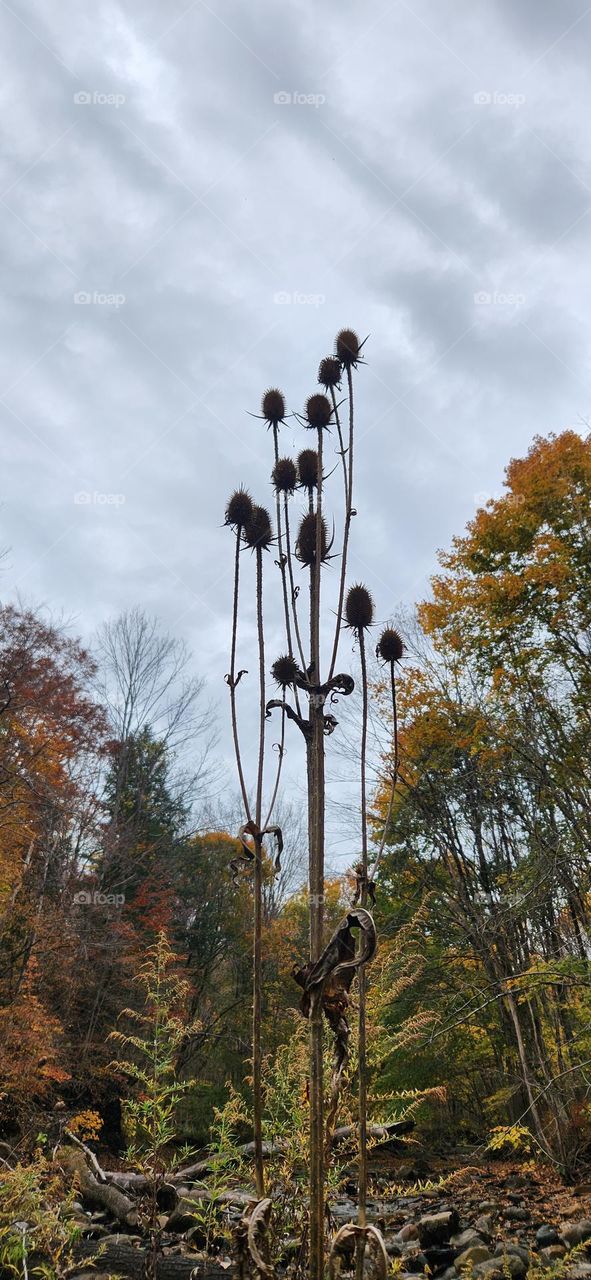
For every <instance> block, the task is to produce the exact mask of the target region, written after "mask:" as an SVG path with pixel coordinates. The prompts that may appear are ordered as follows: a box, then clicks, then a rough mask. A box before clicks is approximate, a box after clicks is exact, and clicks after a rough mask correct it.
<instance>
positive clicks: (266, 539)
mask: <svg viewBox="0 0 591 1280" xmlns="http://www.w3.org/2000/svg"><path fill="white" fill-rule="evenodd" d="M244 541H245V542H246V544H247V546H249V547H251V548H252V550H253V551H254V550H255V548H258V547H260V548H262V550H263V551H266V550H267V548H268V547H269V546H270V545H271V542H272V541H273V530H272V528H271V521H270V519H269V512H268V511H266V510H265V508H264V507H257V506H254V507H253V509H252V515H251V517H250V520H249V521H248V524H246V525H245V526H244Z"/></svg>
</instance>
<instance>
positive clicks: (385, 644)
mask: <svg viewBox="0 0 591 1280" xmlns="http://www.w3.org/2000/svg"><path fill="white" fill-rule="evenodd" d="M403 653H404V645H403V643H402V639H401V637H400V636H399V635H398V632H397V631H395V630H394V627H386V628H385V630H384V631H382V634H381V636H380V638H379V640H378V643H377V648H376V655H377V657H378V658H381V659H382V662H400V659H401V657H402V655H403Z"/></svg>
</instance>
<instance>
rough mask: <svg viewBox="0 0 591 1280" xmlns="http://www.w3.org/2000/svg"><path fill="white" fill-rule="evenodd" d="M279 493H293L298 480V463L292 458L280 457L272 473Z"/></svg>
mask: <svg viewBox="0 0 591 1280" xmlns="http://www.w3.org/2000/svg"><path fill="white" fill-rule="evenodd" d="M271 479H272V481H273V485H274V487H275V489H276V490H277V492H278V493H293V491H294V489H295V487H296V484H297V482H298V473H297V470H296V464H295V462H294V461H293V459H292V458H278V459H277V462H276V463H275V466H274V467H273V471H272V474H271Z"/></svg>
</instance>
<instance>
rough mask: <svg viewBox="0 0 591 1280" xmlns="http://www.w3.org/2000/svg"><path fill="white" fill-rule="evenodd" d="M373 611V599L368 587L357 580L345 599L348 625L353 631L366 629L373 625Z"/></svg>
mask: <svg viewBox="0 0 591 1280" xmlns="http://www.w3.org/2000/svg"><path fill="white" fill-rule="evenodd" d="M373 612H374V605H373V600H372V598H371V596H370V594H369V591H368V590H367V587H364V586H363V585H362V583H360V582H357V583H356V584H355V586H354V587H349V590H348V592H347V599H346V601H345V617H346V619H347V626H348V627H351V628H352V630H353V631H365V629H366V627H371V624H372V622H373Z"/></svg>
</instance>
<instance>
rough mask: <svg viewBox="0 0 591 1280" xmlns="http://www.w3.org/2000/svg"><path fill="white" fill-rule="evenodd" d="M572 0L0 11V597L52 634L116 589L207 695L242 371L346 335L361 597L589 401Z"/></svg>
mask: <svg viewBox="0 0 591 1280" xmlns="http://www.w3.org/2000/svg"><path fill="white" fill-rule="evenodd" d="M583 15H585V5H584V3H575V2H574V0H573V2H572V3H565V4H564V5H562V6H556V5H555V4H554V3H553V2H552V0H519V2H518V3H514V0H496V3H494V4H493V5H490V6H476V7H475V6H474V5H473V4H471V3H468V0H460V3H458V4H457V5H455V6H454V7H453V10H450V9H449V8H448V9H447V10H443V9H442V8H441V7H440V6H438V5H436V4H435V3H434V0H408V3H407V0H404V3H402V2H401V3H400V4H397V5H395V6H392V5H390V4H384V3H379V2H378V0H369V3H368V4H367V5H365V6H363V7H361V6H354V5H352V4H345V5H343V4H342V3H338V4H337V3H336V0H330V3H328V4H326V5H324V6H322V7H321V8H318V6H316V5H313V4H312V3H311V0H299V3H294V4H292V5H290V6H287V7H286V6H277V5H273V4H272V3H271V0H261V3H260V4H259V5H257V6H256V7H255V8H254V9H253V7H252V6H251V7H248V6H244V5H241V4H239V3H238V0H221V2H220V3H216V4H215V5H214V4H213V0H212V2H211V3H209V0H208V2H207V3H205V0H197V3H194V4H192V5H191V4H190V3H187V2H186V0H178V2H176V0H173V3H171V4H170V5H167V6H166V7H165V8H163V7H162V5H160V4H156V3H155V0H143V2H142V4H139V2H138V0H126V2H125V3H106V2H105V3H98V4H97V5H96V6H95V7H94V8H93V9H89V8H88V7H84V6H80V5H78V4H76V3H74V0H65V2H64V3H62V4H60V5H57V4H55V3H53V0H49V2H47V3H45V4H43V5H42V4H41V3H40V0H29V3H28V4H26V3H24V4H23V5H22V6H21V7H20V8H19V10H18V14H17V10H16V8H15V9H13V8H12V7H9V6H8V5H5V6H3V7H2V8H1V10H0V16H1V22H2V26H3V28H4V32H3V35H4V40H3V48H4V57H5V66H4V75H3V99H4V108H5V109H4V112H3V120H4V122H5V123H4V126H3V129H4V136H3V146H2V160H1V174H0V184H1V185H0V191H1V193H2V202H1V203H0V229H1V233H2V244H3V246H4V247H3V260H2V261H3V279H4V290H3V296H2V298H1V299H0V320H1V322H2V329H3V341H2V345H1V347H0V397H1V402H0V409H1V412H2V426H3V433H4V440H5V446H6V449H5V466H4V469H3V483H2V500H3V506H2V522H3V531H2V538H1V541H2V543H3V544H7V543H8V544H10V546H11V552H10V556H9V561H8V566H7V567H6V566H5V569H4V593H5V595H7V594H13V593H15V592H17V591H19V592H21V593H22V594H23V595H24V596H26V597H27V598H29V599H31V600H43V601H47V602H48V603H51V604H52V605H54V606H55V607H56V608H57V609H58V610H61V609H63V610H64V611H65V612H66V614H69V615H71V616H72V617H73V618H74V619H75V625H76V626H78V628H79V629H80V630H81V631H82V632H83V633H84V634H85V635H86V636H89V635H90V634H91V633H92V630H93V628H94V627H95V626H96V624H97V623H98V622H99V621H100V620H101V619H103V618H104V617H105V616H107V615H110V614H113V613H116V612H117V611H118V610H119V609H121V608H122V607H125V606H127V605H128V604H130V603H135V602H140V603H142V604H144V605H145V606H146V607H147V608H148V609H150V610H152V611H153V612H155V613H157V614H158V615H159V616H160V617H161V618H162V620H163V623H164V624H165V625H167V626H171V627H173V628H175V629H177V630H178V631H179V633H181V634H182V635H183V636H184V637H185V638H186V639H187V641H188V642H189V644H190V645H191V647H192V650H193V652H194V654H195V664H196V668H198V669H199V670H200V671H201V672H203V673H205V674H206V676H207V678H208V681H209V686H210V690H211V692H212V694H213V695H214V696H215V697H216V698H219V700H220V704H221V706H222V707H224V708H225V687H224V685H223V675H224V672H225V670H226V666H227V661H226V659H225V658H224V656H223V654H224V652H225V650H226V649H227V644H228V618H229V609H230V595H231V566H230V560H231V547H230V544H229V539H228V534H227V531H225V530H224V529H223V528H222V527H221V524H222V513H223V507H224V502H225V500H226V497H227V494H228V491H229V490H230V489H231V488H232V487H233V486H234V485H235V484H236V483H237V482H238V481H239V480H243V481H244V482H245V483H247V484H248V485H249V486H250V487H251V488H252V489H253V491H254V492H256V494H257V495H258V496H259V497H261V498H263V499H265V500H268V499H269V497H270V489H269V481H268V475H269V470H270V456H269V439H268V437H267V435H266V433H265V429H264V426H263V424H262V423H261V422H260V421H257V420H256V419H254V418H252V417H249V416H248V412H247V411H249V410H250V411H251V412H255V413H256V412H257V411H258V404H259V399H260V394H261V392H262V390H263V389H264V388H265V386H267V385H268V384H269V383H276V382H278V383H279V384H280V385H282V386H283V387H284V388H285V391H286V393H287V395H288V398H289V401H290V404H291V406H293V407H294V408H296V409H300V408H301V406H302V404H303V402H304V399H305V397H306V395H307V394H309V392H310V390H311V389H312V388H313V386H314V381H315V371H316V366H317V363H318V359H319V358H320V357H321V356H322V355H324V354H325V353H326V352H327V350H329V349H330V346H331V344H332V339H333V336H334V333H335V332H336V330H337V329H338V328H339V327H340V326H341V325H342V324H343V323H347V324H353V325H354V326H355V327H357V328H358V329H359V330H360V331H361V332H362V333H363V334H364V335H365V334H366V333H368V334H370V338H369V341H368V345H367V359H368V365H367V367H366V368H365V369H363V370H361V371H360V373H359V377H358V405H359V448H358V472H357V478H358V502H357V506H358V510H359V517H358V520H357V522H356V526H355V529H354V560H353V563H352V568H351V572H352V575H353V576H355V577H362V576H363V577H364V578H365V579H366V580H367V582H368V585H369V586H370V587H371V589H372V591H373V593H374V595H375V597H376V602H377V607H378V613H379V615H380V617H386V616H390V614H391V613H392V611H393V610H395V609H396V608H397V607H398V604H399V602H405V603H407V604H408V603H412V602H413V601H414V600H415V599H416V598H417V597H419V596H421V595H423V594H424V593H425V591H426V590H427V586H428V576H429V573H430V572H432V571H433V569H434V567H435V563H436V561H435V552H436V548H437V547H439V546H442V545H445V544H446V543H448V542H449V539H450V538H451V536H452V535H453V534H454V533H456V532H458V531H460V530H461V528H462V527H463V525H464V523H465V521H466V520H467V519H468V518H470V516H471V515H472V514H473V512H474V502H475V495H482V494H483V493H491V494H492V493H497V492H499V491H500V489H501V485H502V476H503V469H504V466H505V465H506V462H507V460H508V458H509V457H510V456H511V455H514V454H519V453H523V451H524V450H525V449H526V448H527V447H528V444H529V443H530V441H531V439H532V437H533V435H534V434H535V433H536V432H538V431H542V432H544V431H548V430H560V429H561V428H563V427H564V426H566V425H570V424H572V423H573V422H575V423H576V421H577V420H578V418H579V416H580V415H585V414H587V413H588V411H589V401H590V399H591V387H590V385H589V377H588V365H589V360H588V345H589V320H588V316H587V311H588V308H587V292H588V290H587V287H586V286H587V281H586V280H585V274H586V273H585V248H586V239H587V236H588V233H589V215H588V213H587V210H588V208H589V207H591V166H590V156H589V142H588V137H587V131H586V120H587V118H588V112H589V93H590V90H589V87H588V84H587V81H586V78H585V75H584V67H583V65H582V56H581V55H582V53H583V52H584V51H585V48H586V44H587V42H588V35H589V21H590V19H589V17H588V16H583ZM579 19H580V20H579ZM569 27H570V28H571V29H570V31H568V30H567V28H569ZM80 94H82V95H86V99H85V98H84V97H83V98H82V100H79V101H76V96H77V95H80ZM278 94H280V95H286V94H287V95H291V98H292V101H290V102H283V101H281V99H279V100H276V95H278ZM294 97H295V98H296V99H297V100H296V101H294V100H293V99H294ZM87 99H89V100H87ZM8 120H10V122H11V131H10V132H8V126H7V123H6V122H7V121H8ZM482 294H484V295H490V301H488V302H486V301H485V302H482V301H477V300H475V298H476V295H482ZM76 295H87V299H88V298H89V299H90V300H86V301H84V300H82V301H81V300H80V298H78V300H77V298H76ZM277 295H283V297H285V296H286V295H287V297H288V298H289V301H283V302H281V301H277ZM284 440H285V447H286V450H289V449H292V448H295V449H297V448H300V447H301V445H302V432H301V430H300V429H299V428H298V427H297V425H296V423H295V421H294V422H292V423H290V425H289V426H288V427H287V428H286V429H285V432H284ZM333 483H334V484H335V485H336V489H335V495H336V496H335V509H336V514H337V517H338V514H339V511H340V490H339V489H338V473H337V474H336V475H335V479H334V481H333ZM81 493H83V494H85V495H87V496H88V500H87V501H85V502H82V503H80V502H76V501H75V499H76V496H77V495H78V496H79V495H80V494H81ZM271 569H272V566H271V565H270V571H271ZM249 573H250V567H249V566H247V563H246V560H245V582H248V576H249ZM336 574H337V570H336V567H335V569H334V573H333V574H332V578H333V579H334V580H336ZM249 590H250V592H251V594H250V598H249V600H248V604H247V608H246V612H245V615H244V620H243V632H242V634H243V637H244V639H245V640H246V641H248V638H249V637H250V636H252V628H253V602H252V589H251V588H249ZM331 590H333V588H329V595H328V599H327V610H328V611H329V616H330V607H331V604H332V603H333V600H332V597H331ZM271 594H272V593H271V583H270V582H269V595H270V598H271ZM269 620H270V627H271V635H270V638H269V646H268V649H269V654H270V656H271V657H272V656H274V651H275V649H277V648H279V647H281V636H280V628H279V623H278V613H277V609H276V607H275V606H274V605H273V604H271V607H270V613H269ZM349 651H350V642H349V641H348V640H347V642H346V645H345V650H344V652H345V655H346V656H347V657H348V658H350V657H351V654H350V652H349ZM245 665H248V664H247V663H245ZM244 696H245V714H246V717H247V721H248V720H249V717H250V716H251V715H252V714H253V712H252V711H249V710H248V705H247V697H248V691H245V695H244ZM224 750H225V751H227V736H226V737H225V738H224ZM300 759H301V753H300V752H299V747H298V746H296V745H295V744H294V745H293V747H290V753H289V755H288V758H287V761H286V776H287V779H288V783H289V785H290V786H291V787H292V788H293V787H295V785H296V781H295V780H296V777H297V772H298V768H299V764H300Z"/></svg>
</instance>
